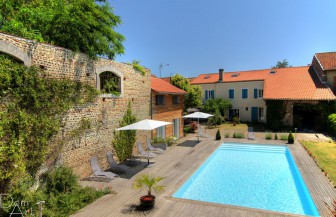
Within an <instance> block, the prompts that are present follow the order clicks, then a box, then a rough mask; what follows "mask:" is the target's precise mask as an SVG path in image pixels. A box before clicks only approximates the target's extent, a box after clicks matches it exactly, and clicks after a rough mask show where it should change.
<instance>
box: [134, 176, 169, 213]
mask: <svg viewBox="0 0 336 217" xmlns="http://www.w3.org/2000/svg"><path fill="white" fill-rule="evenodd" d="M163 179H164V177H161V176H157V177H155V176H153V175H152V174H142V175H141V176H140V177H138V178H136V179H135V181H134V182H133V188H136V189H139V188H147V189H148V193H147V195H144V196H142V197H140V205H141V207H143V208H144V209H151V208H153V206H154V204H155V196H154V195H152V189H153V190H154V191H155V192H159V191H162V190H163V189H164V188H165V186H163V185H158V183H159V182H160V181H161V180H163Z"/></svg>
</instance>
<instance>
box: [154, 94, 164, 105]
mask: <svg viewBox="0 0 336 217" xmlns="http://www.w3.org/2000/svg"><path fill="white" fill-rule="evenodd" d="M164 103H165V97H164V95H156V98H155V105H164Z"/></svg>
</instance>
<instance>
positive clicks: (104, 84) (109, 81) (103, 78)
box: [99, 71, 121, 96]
mask: <svg viewBox="0 0 336 217" xmlns="http://www.w3.org/2000/svg"><path fill="white" fill-rule="evenodd" d="M99 80H100V86H99V89H100V91H101V92H102V93H103V94H112V95H114V96H120V94H121V78H120V77H119V76H118V75H116V74H114V73H113V72H110V71H105V72H102V73H100V74H99Z"/></svg>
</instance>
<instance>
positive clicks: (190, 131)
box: [183, 126, 194, 134]
mask: <svg viewBox="0 0 336 217" xmlns="http://www.w3.org/2000/svg"><path fill="white" fill-rule="evenodd" d="M183 132H184V134H188V133H194V130H193V129H192V128H191V126H185V127H184V128H183Z"/></svg>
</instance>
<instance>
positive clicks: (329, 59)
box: [315, 52, 336, 70]
mask: <svg viewBox="0 0 336 217" xmlns="http://www.w3.org/2000/svg"><path fill="white" fill-rule="evenodd" d="M315 56H316V58H317V59H318V61H319V62H320V64H321V66H322V69H323V70H336V52H328V53H317V54H315Z"/></svg>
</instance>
